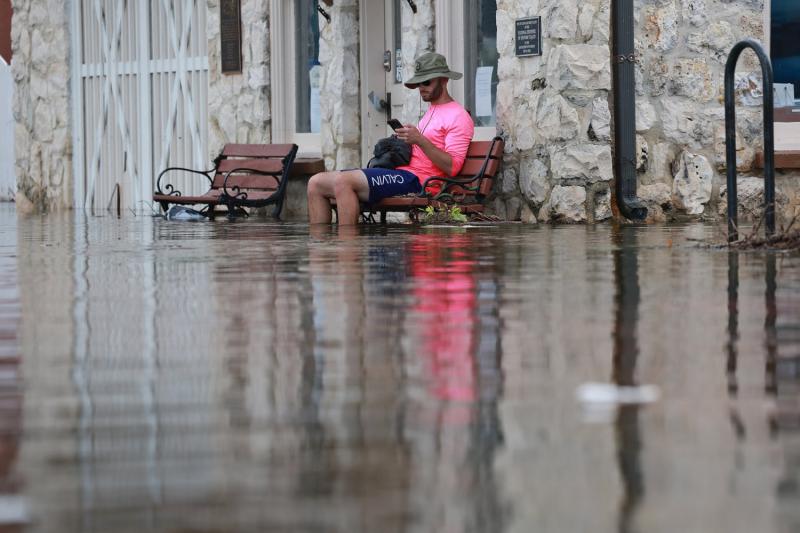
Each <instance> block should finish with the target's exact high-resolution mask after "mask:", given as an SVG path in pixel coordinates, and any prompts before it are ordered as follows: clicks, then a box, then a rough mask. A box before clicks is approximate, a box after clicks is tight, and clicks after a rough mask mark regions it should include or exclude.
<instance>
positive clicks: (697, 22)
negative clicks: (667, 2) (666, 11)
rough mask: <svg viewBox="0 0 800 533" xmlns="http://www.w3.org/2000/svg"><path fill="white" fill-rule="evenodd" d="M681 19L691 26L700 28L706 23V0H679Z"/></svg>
mask: <svg viewBox="0 0 800 533" xmlns="http://www.w3.org/2000/svg"><path fill="white" fill-rule="evenodd" d="M681 8H682V12H683V18H684V19H685V20H687V21H689V24H691V25H692V26H695V27H698V28H702V27H705V25H706V24H707V23H708V13H707V9H706V0H681Z"/></svg>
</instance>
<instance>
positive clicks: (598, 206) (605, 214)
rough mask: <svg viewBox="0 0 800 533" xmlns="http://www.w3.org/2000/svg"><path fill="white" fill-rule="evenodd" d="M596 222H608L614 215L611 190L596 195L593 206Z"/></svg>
mask: <svg viewBox="0 0 800 533" xmlns="http://www.w3.org/2000/svg"><path fill="white" fill-rule="evenodd" d="M593 215H594V222H602V221H604V220H608V219H609V218H611V216H612V215H613V213H612V211H611V189H607V188H606V189H604V190H602V191H599V192H596V193H595V195H594V206H593Z"/></svg>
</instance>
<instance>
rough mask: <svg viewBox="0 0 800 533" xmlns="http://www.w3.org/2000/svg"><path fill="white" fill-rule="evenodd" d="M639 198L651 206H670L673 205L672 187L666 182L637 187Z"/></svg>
mask: <svg viewBox="0 0 800 533" xmlns="http://www.w3.org/2000/svg"><path fill="white" fill-rule="evenodd" d="M636 192H637V195H638V196H639V199H641V200H642V201H643V202H645V203H646V204H648V207H650V206H655V205H657V206H660V207H662V208H663V207H669V206H671V205H672V189H671V188H670V186H669V185H667V184H666V183H653V184H652V185H642V186H639V187H637V190H636Z"/></svg>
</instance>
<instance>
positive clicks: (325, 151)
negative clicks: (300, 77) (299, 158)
mask: <svg viewBox="0 0 800 533" xmlns="http://www.w3.org/2000/svg"><path fill="white" fill-rule="evenodd" d="M362 1H365V0H362ZM325 9H326V10H327V11H328V13H329V14H330V16H331V21H330V22H328V21H327V20H326V19H325V18H324V17H320V18H319V24H320V43H319V61H320V64H321V66H322V76H321V80H320V87H323V88H324V90H323V91H321V94H320V108H321V115H322V116H321V131H320V134H321V141H322V157H323V158H324V159H325V168H327V169H329V170H334V169H343V168H353V167H360V166H362V161H361V107H360V104H359V85H360V79H361V76H360V74H359V55H358V54H359V18H358V0H336V2H334V3H333V5H332V6H330V7H327V6H326V7H325Z"/></svg>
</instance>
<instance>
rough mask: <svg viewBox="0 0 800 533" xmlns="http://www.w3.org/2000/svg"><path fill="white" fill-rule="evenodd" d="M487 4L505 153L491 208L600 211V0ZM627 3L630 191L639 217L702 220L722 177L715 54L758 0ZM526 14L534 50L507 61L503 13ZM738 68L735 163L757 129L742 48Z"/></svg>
mask: <svg viewBox="0 0 800 533" xmlns="http://www.w3.org/2000/svg"><path fill="white" fill-rule="evenodd" d="M497 4H498V12H497V25H498V50H499V52H500V60H499V66H498V73H499V77H500V84H499V87H498V96H497V115H498V116H497V124H498V130H499V131H500V132H501V133H502V134H503V135H504V137H505V138H506V142H507V150H506V152H507V155H506V159H505V162H504V171H503V175H502V179H501V180H499V181H498V184H497V186H496V189H495V195H496V198H495V201H494V203H493V207H494V209H495V211H496V212H497V214H498V215H500V216H501V217H504V218H508V219H519V218H523V219H525V220H533V219H534V217H536V218H538V219H539V220H542V221H557V222H559V221H560V222H584V221H585V222H599V221H602V220H605V219H608V218H610V217H611V207H610V201H611V188H612V187H613V170H612V158H611V153H612V151H611V113H610V110H609V100H610V94H611V93H610V90H611V71H610V62H609V56H610V47H609V42H610V41H609V39H610V2H609V0H589V1H581V2H578V1H577V0H542V1H541V2H540V1H537V0H498V3H497ZM635 7H636V49H637V56H638V57H639V62H638V64H637V84H636V93H637V104H636V114H637V134H638V135H637V146H638V152H639V153H638V157H637V168H638V171H639V194H640V196H641V197H642V198H643V199H644V200H645V201H646V202H647V203H648V206H649V207H650V212H651V220H665V219H672V218H676V217H683V216H695V217H697V216H703V215H705V216H708V217H714V216H716V208H717V205H716V204H717V203H718V200H719V194H720V193H719V190H720V187H719V185H720V183H721V182H724V142H723V139H724V121H723V118H724V112H723V105H722V94H723V87H722V85H723V73H724V63H725V60H726V57H727V53H728V51H729V50H730V48H731V47H732V46H733V44H734V43H735V42H736V41H737V40H739V39H741V38H744V37H755V38H757V39H761V38H763V23H762V20H763V6H762V5H761V2H752V1H749V0H638V1H637V2H636V4H635ZM711 14H713V16H711ZM534 15H541V16H542V26H543V54H542V56H541V57H531V58H517V57H516V56H515V50H514V34H513V32H514V21H515V19H518V18H523V17H526V16H534ZM741 67H742V68H741V70H743V71H744V73H743V74H741V75H739V77H738V79H737V86H738V88H739V90H738V94H739V97H740V98H739V104H740V109H739V122H738V126H739V127H738V130H739V132H738V133H739V136H740V141H739V144H738V146H739V152H738V153H739V168H740V170H741V171H742V172H746V171H749V170H750V169H751V167H752V164H753V159H754V155H755V150H754V149H753V147H754V146H758V145H759V144H760V139H761V135H762V130H761V127H760V123H759V121H760V112H759V109H758V106H760V100H759V99H758V95H759V94H760V90H761V83H760V79H759V76H758V75H754V74H751V72H752V71H753V70H754V69H755V68H756V63H755V61H754V58H753V57H750V56H749V55H746V56H744V57H743V58H742V61H741ZM742 106H744V108H742Z"/></svg>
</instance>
